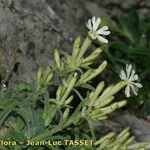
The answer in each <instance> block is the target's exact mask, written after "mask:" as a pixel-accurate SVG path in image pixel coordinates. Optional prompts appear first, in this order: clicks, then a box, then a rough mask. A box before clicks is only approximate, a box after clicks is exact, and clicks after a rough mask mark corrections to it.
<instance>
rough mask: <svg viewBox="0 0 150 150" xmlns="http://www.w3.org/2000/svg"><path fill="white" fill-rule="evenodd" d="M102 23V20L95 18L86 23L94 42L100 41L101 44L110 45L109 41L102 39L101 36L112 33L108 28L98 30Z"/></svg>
mask: <svg viewBox="0 0 150 150" xmlns="http://www.w3.org/2000/svg"><path fill="white" fill-rule="evenodd" d="M100 23H101V18H97V19H96V17H95V16H94V17H92V19H89V20H88V21H87V23H86V27H87V28H88V29H89V30H90V31H89V32H88V34H89V36H90V37H91V38H92V39H93V40H95V39H98V40H99V41H100V42H103V43H108V40H107V39H105V38H104V37H102V36H101V35H109V34H110V31H108V27H107V26H103V27H102V28H98V27H99V25H100Z"/></svg>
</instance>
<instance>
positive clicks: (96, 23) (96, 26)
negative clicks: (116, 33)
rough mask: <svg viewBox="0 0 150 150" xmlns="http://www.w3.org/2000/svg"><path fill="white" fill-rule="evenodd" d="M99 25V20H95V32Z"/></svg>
mask: <svg viewBox="0 0 150 150" xmlns="http://www.w3.org/2000/svg"><path fill="white" fill-rule="evenodd" d="M100 23H101V18H97V20H96V22H95V24H94V26H93V28H94V30H95V31H96V30H97V29H98V26H99V25H100Z"/></svg>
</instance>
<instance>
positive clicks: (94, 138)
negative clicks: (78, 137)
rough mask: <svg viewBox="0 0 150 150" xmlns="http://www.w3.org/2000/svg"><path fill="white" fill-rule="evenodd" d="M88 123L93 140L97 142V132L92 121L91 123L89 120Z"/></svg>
mask: <svg viewBox="0 0 150 150" xmlns="http://www.w3.org/2000/svg"><path fill="white" fill-rule="evenodd" d="M87 121H88V125H89V127H90V130H91V134H92V138H93V140H94V141H96V136H95V130H94V128H93V124H92V121H89V120H87Z"/></svg>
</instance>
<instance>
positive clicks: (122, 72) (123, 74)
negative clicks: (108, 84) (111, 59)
mask: <svg viewBox="0 0 150 150" xmlns="http://www.w3.org/2000/svg"><path fill="white" fill-rule="evenodd" d="M119 76H120V78H121V79H122V80H127V76H126V74H125V71H124V70H121V71H120V75H119Z"/></svg>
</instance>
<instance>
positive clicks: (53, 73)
mask: <svg viewBox="0 0 150 150" xmlns="http://www.w3.org/2000/svg"><path fill="white" fill-rule="evenodd" d="M100 21H101V19H100V18H98V19H96V17H93V18H92V19H90V20H89V21H88V23H87V27H88V29H89V30H90V31H89V33H88V36H87V37H86V38H85V40H84V41H83V43H82V44H81V39H80V37H77V38H76V40H75V42H74V45H73V51H72V54H70V55H69V54H68V55H66V56H63V57H61V56H60V54H59V50H57V49H55V50H54V62H51V63H50V65H49V66H47V68H46V69H43V68H39V69H38V71H37V76H36V84H35V85H34V86H33V85H30V84H27V83H20V84H18V85H16V86H15V87H14V88H13V89H6V90H5V91H3V90H1V95H0V108H1V109H0V117H1V118H0V126H1V129H0V133H1V134H0V138H1V139H5V140H14V141H16V142H17V144H15V143H14V145H13V144H10V145H7V146H5V145H1V149H12V150H13V149H14V150H17V149H40V150H45V149H80V150H81V149H82V150H85V149H89V150H91V149H97V150H102V149H106V150H110V149H111V150H125V149H134V150H137V149H141V148H142V149H146V148H147V147H148V143H135V141H134V138H133V137H132V136H130V134H129V129H125V130H123V131H122V132H121V133H120V134H119V135H117V134H116V133H114V132H112V133H109V134H108V135H106V136H104V137H102V138H100V139H99V137H97V136H96V134H95V129H94V126H93V124H94V122H96V121H102V120H105V119H107V118H108V116H109V115H110V114H111V113H112V112H114V111H115V110H116V109H118V108H121V107H123V106H125V105H126V103H127V102H126V100H120V101H118V102H114V99H115V95H116V94H117V93H118V92H119V91H120V90H121V89H123V88H124V87H125V86H127V87H126V89H127V90H126V92H125V94H126V95H127V96H130V94H129V93H130V88H131V89H132V90H133V92H134V93H135V94H136V93H137V88H140V87H141V84H138V83H134V82H133V81H135V80H137V75H136V74H135V71H134V70H132V67H131V65H129V66H127V70H126V71H127V73H125V72H124V71H121V73H120V77H121V79H122V80H121V81H119V82H118V83H116V84H114V85H110V86H107V87H106V86H105V82H104V81H101V82H100V83H99V84H98V85H97V86H96V87H93V86H91V85H90V81H91V80H92V79H94V78H95V77H96V76H98V75H100V74H101V72H102V71H103V70H104V69H105V68H106V66H107V61H106V60H105V61H103V62H102V63H101V64H100V65H99V66H98V67H97V68H96V69H95V68H92V64H93V63H94V61H95V60H96V58H97V57H98V56H99V55H100V53H101V52H102V48H101V47H99V48H97V49H96V50H95V51H94V52H92V53H91V54H90V55H88V56H86V57H85V52H86V51H87V49H88V48H89V47H90V45H91V44H92V40H93V39H98V40H100V41H101V42H104V43H107V42H108V41H107V40H106V39H105V38H103V37H102V36H101V35H108V34H110V32H109V31H108V27H106V26H104V27H102V28H100V29H98V27H99V24H100ZM131 70H132V71H131ZM51 87H52V88H54V87H56V90H55V89H53V90H55V92H54V93H55V94H52V95H51V93H50V92H49V90H50V88H51ZM79 88H82V90H83V89H84V91H86V95H85V94H82V92H80V90H79ZM70 139H71V140H74V141H76V142H72V141H71V143H70V142H69V144H68V145H66V144H65V143H66V141H67V140H68V141H69V140H70ZM79 139H85V140H93V144H89V145H86V146H85V144H81V143H78V142H77V140H79ZM47 140H52V141H60V142H59V144H58V143H57V144H49V142H48V141H47ZM29 141H30V142H29ZM39 141H42V142H43V143H45V144H44V145H40V144H39V143H38V142H39ZM31 143H33V144H31ZM35 143H36V144H35ZM82 143H83V141H82ZM133 143H134V144H133ZM37 145H38V146H37Z"/></svg>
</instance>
